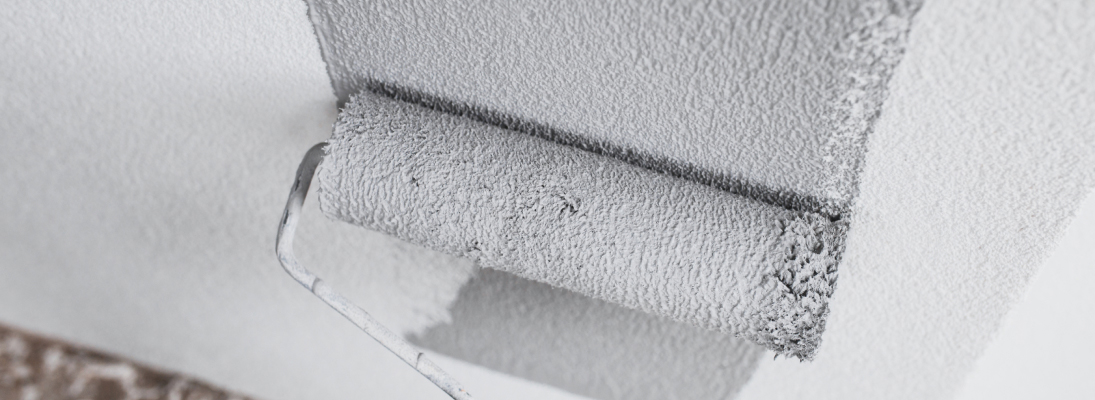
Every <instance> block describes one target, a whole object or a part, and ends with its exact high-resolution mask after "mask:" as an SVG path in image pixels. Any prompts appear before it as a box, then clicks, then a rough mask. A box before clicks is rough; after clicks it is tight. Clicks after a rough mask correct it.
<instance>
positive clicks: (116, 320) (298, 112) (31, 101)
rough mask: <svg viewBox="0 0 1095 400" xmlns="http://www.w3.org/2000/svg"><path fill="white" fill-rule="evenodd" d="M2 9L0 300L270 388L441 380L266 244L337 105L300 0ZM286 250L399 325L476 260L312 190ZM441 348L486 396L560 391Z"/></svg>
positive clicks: (23, 319) (425, 312) (328, 389)
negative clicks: (385, 345)
mask: <svg viewBox="0 0 1095 400" xmlns="http://www.w3.org/2000/svg"><path fill="white" fill-rule="evenodd" d="M0 21H4V22H3V23H2V24H0V54H3V56H2V57H0V187H3V194H4V195H3V196H0V209H3V210H4V212H3V213H0V320H2V321H4V323H7V324H12V325H15V326H18V327H21V328H25V329H28V330H33V331H36V332H41V333H45V334H49V335H53V336H57V337H60V338H63V339H69V340H72V341H74V342H76V343H80V344H83V345H88V346H92V347H94V348H98V349H101V350H104V351H108V352H111V353H114V354H118V355H121V356H124V357H128V358H132V359H135V360H138V361H141V362H146V363H149V364H151V365H154V366H158V367H162V368H166V369H169V370H174V371H180V372H183V373H186V374H190V375H193V376H197V377H200V378H203V379H205V380H208V381H210V382H213V383H216V384H219V385H223V386H226V387H229V388H232V389H234V390H237V391H240V392H243V393H246V394H250V395H254V396H257V397H260V398H265V399H270V400H279V399H316V398H321V399H359V398H362V396H363V395H364V394H372V395H374V396H376V397H379V398H399V397H403V398H416V399H417V398H422V399H429V398H434V399H441V398H444V394H442V393H441V392H440V391H439V390H437V389H436V388H434V387H433V386H432V385H430V383H429V382H427V381H425V380H424V379H423V378H422V377H421V376H419V375H418V374H417V373H415V372H414V371H413V370H412V369H411V368H408V367H407V366H406V365H405V364H403V363H402V361H400V360H399V359H398V358H396V357H395V356H393V355H391V354H390V353H388V352H387V351H385V350H383V349H382V348H380V347H379V346H378V345H376V344H375V343H374V342H373V341H372V340H371V339H369V338H368V337H366V336H365V335H363V334H362V333H361V332H360V331H358V330H357V328H355V327H354V326H353V325H352V324H350V323H349V322H347V321H345V320H344V319H343V318H342V317H340V316H339V315H338V314H337V313H335V312H334V311H332V310H330V309H329V308H328V307H327V306H326V305H324V304H323V303H322V302H320V301H319V300H317V299H315V297H314V296H313V295H312V294H311V293H308V292H307V291H306V290H304V289H302V288H301V287H300V285H298V284H297V283H296V282H294V281H293V280H292V279H290V278H289V277H288V276H287V275H286V274H285V272H284V271H282V270H281V267H280V266H279V265H278V262H277V260H276V258H275V257H274V252H273V245H274V234H275V230H276V228H277V223H278V218H279V217H280V215H281V211H282V207H283V206H284V204H285V199H286V196H287V194H288V192H289V186H290V185H291V183H292V179H293V173H294V171H295V170H296V165H297V163H298V162H299V161H300V158H301V157H302V156H303V154H304V151H305V150H306V149H307V148H308V147H309V146H311V145H312V144H314V143H316V142H318V141H320V140H324V139H326V138H327V137H328V136H329V135H330V132H331V130H330V129H331V124H332V122H333V121H334V116H335V111H336V110H335V97H334V96H333V95H332V93H331V87H330V83H329V79H328V78H327V73H326V71H325V69H324V66H323V62H322V60H321V57H320V54H319V49H318V46H317V44H316V42H315V35H314V34H313V33H312V27H311V24H310V22H309V20H308V18H307V15H306V6H305V4H304V3H303V2H300V1H296V0H286V1H277V2H269V1H263V2H256V1H228V2H225V1H179V2H168V3H157V4H152V3H148V2H141V1H115V2H91V1H17V2H15V4H5V6H4V7H2V8H0ZM297 250H298V255H299V257H300V259H301V261H302V262H303V263H304V264H305V265H307V266H309V267H310V268H313V269H314V270H316V271H317V272H319V273H320V274H321V275H322V276H324V278H327V280H328V282H330V283H331V284H332V285H333V286H334V287H336V288H338V289H340V290H343V291H345V292H347V294H348V295H349V297H350V298H351V299H353V300H354V301H355V302H356V303H358V304H361V305H363V306H364V307H365V308H366V309H367V310H369V311H371V312H372V313H373V315H374V316H376V317H377V318H378V319H380V320H381V321H383V322H384V323H386V324H387V325H388V326H389V327H393V328H395V329H397V330H398V331H400V332H409V331H415V330H420V329H422V328H424V327H425V326H427V325H429V324H431V323H434V322H436V321H441V320H445V319H446V318H447V312H446V311H445V305H447V304H448V302H450V301H451V300H452V299H453V298H454V297H455V296H456V294H457V291H458V289H459V287H460V285H461V284H462V283H463V282H464V281H465V280H466V279H467V278H468V277H469V274H470V272H471V270H472V267H473V266H472V265H471V264H470V263H468V262H465V261H460V260H457V259H454V258H451V257H446V256H442V255H440V254H438V253H434V252H430V251H426V250H424V249H421V248H418V247H414V246H409V245H407V244H405V243H402V242H399V241H396V240H393V239H390V238H388V237H386V236H384V235H380V234H375V233H371V232H368V231H365V230H363V229H360V228H357V227H353V226H351V225H349V224H345V223H341V222H330V221H328V220H327V219H326V218H324V217H323V216H322V214H321V213H320V212H319V210H318V208H316V207H315V203H314V202H310V203H308V204H306V205H305V210H304V219H303V221H302V226H301V227H300V231H299V234H298V241H297ZM408 266H411V267H408ZM431 356H432V354H431ZM438 361H439V362H444V363H446V364H445V365H446V367H447V369H449V370H450V372H453V373H454V374H455V375H457V377H458V378H461V379H462V380H464V381H465V382H466V383H468V384H469V385H475V386H477V387H482V388H483V390H482V391H480V392H482V393H483V394H482V395H481V396H479V397H480V398H486V399H490V398H507V397H506V396H505V394H506V393H512V392H520V393H530V396H533V397H534V396H535V395H536V394H537V393H560V392H559V391H558V390H555V389H551V388H546V387H544V386H541V385H532V384H529V383H526V382H524V381H521V380H516V379H511V378H507V377H504V376H501V375H499V374H496V373H492V372H489V371H483V370H481V369H479V368H474V367H470V369H469V367H468V366H467V365H466V364H463V363H459V362H454V361H451V360H438ZM465 377H467V378H468V379H464V378H465ZM484 381H485V382H484ZM495 385H498V386H499V387H500V388H496V387H495ZM488 386H489V387H488Z"/></svg>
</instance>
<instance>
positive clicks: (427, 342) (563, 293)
mask: <svg viewBox="0 0 1095 400" xmlns="http://www.w3.org/2000/svg"><path fill="white" fill-rule="evenodd" d="M452 314H453V323H452V324H439V325H437V326H436V327H434V328H431V329H430V330H428V331H426V333H425V334H423V335H421V336H418V337H416V338H414V342H415V343H418V344H421V345H423V346H426V347H427V348H430V349H435V350H437V351H440V352H442V353H444V354H447V355H451V356H453V357H457V358H460V359H464V360H468V361H471V362H474V363H476V364H479V365H483V366H486V367H489V368H492V369H495V370H498V371H506V373H510V374H514V375H517V376H520V377H523V378H527V379H531V380H534V381H537V382H544V383H548V384H551V385H553V386H557V387H560V388H564V389H566V390H568V391H571V392H573V393H578V394H581V395H585V396H589V397H592V398H598V399H730V398H733V397H734V396H735V395H736V394H737V392H738V391H739V390H740V389H741V387H742V386H743V385H745V383H746V382H748V381H749V377H750V376H751V375H752V373H753V369H754V366H755V365H756V363H757V361H758V358H759V357H760V355H761V354H762V353H763V351H762V350H763V348H761V347H760V346H757V345H754V344H752V343H749V342H748V341H746V340H743V339H737V338H734V337H732V336H730V335H725V334H722V333H720V332H713V331H709V330H705V329H699V328H695V327H692V326H689V325H687V324H683V323H670V322H667V321H664V320H661V319H660V318H659V317H655V316H652V315H650V314H646V313H642V312H638V311H634V310H628V309H624V308H621V307H619V306H615V305H612V304H609V303H606V302H603V301H600V300H594V299H591V298H589V297H586V296H583V295H579V294H577V293H574V292H571V291H568V290H564V289H559V288H555V287H551V286H549V285H546V284H542V283H536V282H531V281H526V280H524V279H522V278H518V277H516V276H513V275H511V274H508V273H505V272H499V271H495V270H490V269H482V270H480V271H479V273H478V274H477V276H476V277H475V278H474V279H473V280H472V281H471V282H469V283H468V284H467V285H465V286H464V288H462V289H461V290H460V297H458V298H457V301H456V302H455V303H454V304H453V306H452Z"/></svg>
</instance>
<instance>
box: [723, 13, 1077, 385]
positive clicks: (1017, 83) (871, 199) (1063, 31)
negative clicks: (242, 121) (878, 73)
mask: <svg viewBox="0 0 1095 400" xmlns="http://www.w3.org/2000/svg"><path fill="white" fill-rule="evenodd" d="M1091 21H1095V7H1093V5H1092V4H1091V3H1090V2H1081V1H1069V2H1028V3H1018V4H1015V3H1011V2H999V1H997V2H987V1H949V2H948V1H934V2H928V3H926V4H925V6H924V8H923V9H921V11H920V13H919V14H918V16H917V20H916V22H915V25H914V27H913V30H912V33H911V34H910V35H909V44H908V50H907V51H908V52H907V53H906V56H905V59H904V60H903V61H902V63H901V65H900V66H899V67H898V69H897V70H896V72H895V73H894V77H893V79H892V80H891V83H890V97H889V99H888V100H887V102H886V105H885V107H884V108H883V111H882V116H881V118H880V119H879V122H878V125H877V126H876V128H875V131H874V132H873V133H872V136H871V138H870V148H869V150H868V153H867V161H866V165H865V169H864V171H863V175H862V177H861V181H860V197H859V200H858V201H857V205H856V207H857V210H856V215H855V219H854V220H853V221H852V226H851V231H850V232H849V236H848V247H847V251H846V253H845V259H844V263H843V264H842V265H841V268H840V278H839V280H838V285H839V286H838V287H837V289H836V292H835V294H834V295H833V300H832V302H831V303H830V306H831V307H832V314H831V315H830V318H829V323H828V324H827V326H826V328H827V329H826V332H825V339H824V342H823V343H822V345H821V348H820V351H819V354H818V357H817V359H816V360H815V361H814V362H813V363H797V362H793V361H791V362H789V361H774V362H767V361H766V362H765V363H762V364H761V366H760V367H759V368H758V370H757V372H756V374H755V375H754V376H753V379H752V380H751V381H750V383H749V385H747V386H746V387H745V389H744V391H743V393H742V396H741V398H743V399H765V400H771V399H792V398H794V399H797V398H811V399H879V398H886V399H944V398H950V397H951V396H953V395H954V394H955V392H956V391H957V390H958V388H959V387H960V385H961V384H962V382H963V380H964V377H965V376H966V374H967V373H968V371H969V370H970V369H971V368H972V366H973V364H974V361H975V360H977V358H978V357H979V356H980V354H981V353H982V351H983V349H984V348H985V346H986V345H987V343H988V341H989V339H990V338H991V337H992V335H993V334H994V332H995V331H996V330H997V328H998V327H999V325H1000V321H1001V319H1002V318H1003V316H1004V315H1005V314H1006V313H1007V311H1008V310H1009V309H1010V308H1011V306H1012V305H1013V304H1014V303H1015V301H1016V299H1017V298H1018V297H1019V295H1020V294H1021V293H1022V291H1023V289H1024V288H1025V287H1026V285H1027V283H1028V282H1029V280H1030V277H1031V276H1032V275H1033V274H1034V272H1035V271H1037V269H1038V267H1039V266H1040V265H1041V263H1042V262H1043V260H1044V259H1045V257H1046V256H1047V255H1048V253H1049V251H1050V250H1051V249H1052V246H1053V244H1054V243H1055V241H1056V240H1057V239H1058V238H1059V237H1060V235H1061V234H1062V232H1063V230H1064V228H1065V227H1066V225H1067V223H1068V221H1069V219H1070V217H1071V214H1072V213H1073V211H1074V210H1075V209H1076V208H1077V207H1078V206H1079V204H1080V203H1081V201H1082V200H1083V198H1084V196H1085V195H1087V194H1088V193H1089V192H1090V190H1091V188H1092V187H1093V186H1095V135H1093V134H1092V132H1095V114H1093V113H1091V110H1095V68H1093V65H1092V62H1093V59H1092V57H1091V55H1092V54H1095V24H1092V23H1091ZM1075 311H1076V312H1079V311H1080V310H1075ZM1039 397H1040V396H1039Z"/></svg>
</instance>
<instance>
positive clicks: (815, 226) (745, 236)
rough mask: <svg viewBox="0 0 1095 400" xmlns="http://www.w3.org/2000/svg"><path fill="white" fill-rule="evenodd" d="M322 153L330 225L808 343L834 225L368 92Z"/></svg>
mask: <svg viewBox="0 0 1095 400" xmlns="http://www.w3.org/2000/svg"><path fill="white" fill-rule="evenodd" d="M324 152H325V153H326V156H325V157H324V158H323V161H322V162H321V163H319V166H318V168H317V169H316V173H315V174H316V181H317V184H318V190H317V195H316V197H317V198H318V201H319V203H320V208H321V209H322V210H323V212H324V214H326V215H327V216H329V217H331V218H333V219H340V220H343V221H346V222H350V223H353V224H355V225H360V226H362V227H365V228H368V229H371V230H376V231H380V232H384V233H388V234H391V235H393V236H395V237H398V238H401V239H405V240H407V241H409V242H411V243H415V244H420V245H422V246H425V247H428V248H430V249H435V250H438V251H442V252H445V253H448V254H452V255H456V256H460V257H464V258H467V259H470V260H473V261H474V262H475V263H476V264H478V265H479V266H481V267H485V268H493V269H497V270H502V271H506V272H511V273H513V274H516V275H519V276H521V277H524V278H527V279H531V280H534V281H538V282H543V283H547V284H549V285H552V286H555V287H559V288H564V289H569V290H573V291H575V292H577V293H581V294H584V295H587V296H591V297H594V298H597V299H601V300H605V301H608V302H611V303H614V304H619V305H623V306H626V307H628V308H632V309H636V310H641V311H643V312H647V313H650V314H654V315H659V316H664V317H668V318H670V319H673V320H676V321H680V322H685V323H689V324H692V325H695V326H698V327H701V328H707V329H714V330H718V331H722V332H725V333H728V334H733V335H735V336H738V337H741V338H744V339H748V340H750V341H752V342H754V343H757V344H760V345H763V346H765V347H767V348H769V349H772V350H773V351H776V352H777V353H779V354H781V355H786V356H789V357H795V358H799V359H811V358H812V357H813V355H814V354H815V353H816V351H817V346H818V344H819V343H820V341H821V338H822V334H823V332H824V330H825V317H826V316H827V315H828V313H829V308H828V302H829V297H830V296H831V295H832V293H833V287H834V286H835V281H836V272H837V263H838V261H839V256H840V251H841V250H842V249H843V243H842V241H843V239H844V234H845V230H846V229H847V225H845V224H844V223H842V222H832V221H830V220H829V219H828V218H825V217H823V216H820V215H817V214H813V213H808V212H802V211H792V210H788V209H785V208H782V207H777V206H773V205H770V204H764V203H761V202H758V201H755V200H752V199H748V198H745V197H741V196H737V195H733V194H729V193H727V192H725V191H722V190H718V189H716V188H713V187H711V186H707V185H703V184H700V183H697V182H693V181H688V180H684V179H679V178H675V177H672V176H669V175H666V174H661V173H657V172H654V171H651V170H649V169H646V168H642V167H639V166H636V165H632V164H628V163H626V162H623V161H620V160H617V159H615V158H612V157H606V156H603V155H598V154H594V153H591V152H588V151H581V150H578V149H575V148H573V147H569V146H565V145H561V144H559V143H555V142H551V141H548V140H543V139H541V138H537V137H534V136H531V135H526V134H523V133H519V132H514V131H509V130H505V129H500V128H498V127H495V126H491V125H487V124H483V123H480V122H476V121H473V120H470V119H467V118H461V117H458V116H454V115H450V114H445V113H441V112H437V111H434V110H430V109H428V108H425V107H422V106H418V105H415V104H410V103H406V102H401V101H397V100H392V99H389V98H386V97H382V96H378V95H375V94H372V93H362V94H359V95H355V96H354V97H353V98H352V99H351V100H350V102H349V103H347V104H346V106H345V108H344V109H343V110H342V112H341V113H340V114H339V116H338V122H336V123H335V133H334V135H333V136H332V137H331V139H330V140H329V141H328V142H327V145H326V148H325V150H324Z"/></svg>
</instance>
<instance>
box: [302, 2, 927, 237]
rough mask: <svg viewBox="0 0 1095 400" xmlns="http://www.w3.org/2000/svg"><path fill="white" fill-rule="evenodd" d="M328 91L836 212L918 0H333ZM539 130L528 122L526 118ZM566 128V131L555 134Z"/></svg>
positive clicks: (319, 5)
mask: <svg viewBox="0 0 1095 400" xmlns="http://www.w3.org/2000/svg"><path fill="white" fill-rule="evenodd" d="M310 3H311V15H312V19H313V22H314V23H315V25H316V27H317V29H316V31H317V34H318V36H319V38H320V43H321V46H322V47H323V51H324V58H325V59H326V61H327V64H328V72H329V73H330V75H331V78H332V83H333V85H334V87H335V91H336V94H337V95H338V96H339V97H340V99H342V100H343V101H345V99H346V98H347V97H348V96H349V95H350V94H351V93H355V92H357V91H359V90H362V89H366V88H371V87H375V86H377V85H380V84H383V85H389V86H396V87H399V88H402V89H403V90H405V91H409V92H422V93H426V94H429V95H431V96H435V97H437V98H439V99H443V100H442V101H441V103H443V104H447V105H449V107H448V108H458V109H466V110H470V111H471V112H470V114H473V115H476V116H479V117H480V118H481V119H486V120H490V121H513V120H516V121H520V123H518V124H516V125H517V126H524V127H528V126H547V127H550V128H551V132H552V133H553V134H552V135H551V136H554V137H553V139H559V138H562V139H565V141H568V142H571V144H581V145H584V146H585V147H592V148H603V149H608V151H607V152H608V153H611V154H613V155H617V156H624V157H625V158H629V161H644V162H646V163H649V164H654V165H655V167H656V169H661V170H669V171H676V172H680V173H683V174H684V175H687V176H686V177H688V178H689V179H693V180H697V181H701V182H704V183H708V184H712V185H714V186H717V187H720V188H723V189H727V190H731V191H735V192H737V193H741V194H744V195H747V196H750V197H754V198H758V199H762V200H764V201H768V202H773V203H777V204H781V205H784V206H788V207H792V208H796V209H807V210H812V211H816V212H822V213H824V214H827V215H833V216H835V215H839V214H842V213H844V212H846V210H847V208H848V206H849V205H850V201H851V199H852V198H853V197H854V187H855V176H856V172H857V169H858V164H859V160H860V158H861V157H862V153H863V145H864V141H865V136H866V134H867V132H868V131H869V130H870V125H871V122H872V121H873V120H874V118H875V116H876V115H877V111H878V108H879V106H880V105H881V101H882V98H883V97H884V94H885V82H886V80H887V79H888V77H889V74H890V71H891V69H892V67H893V66H894V65H896V63H897V61H898V60H899V59H900V55H901V53H902V48H903V43H904V35H905V32H906V31H907V30H908V25H909V20H910V18H911V16H912V14H913V13H914V12H915V9H916V8H917V7H918V6H919V2H918V1H910V2H905V1H873V0H866V1H837V2H799V1H778V2H772V1H768V2H760V1H756V2H755V1H733V2H710V3H707V4H702V3H700V2H691V1H656V2H642V1H625V2H605V3H600V2H585V1H557V2H542V3H541V2H532V1H527V2H515V1H503V2H494V1H475V2H464V3H455V2H443V1H427V2H414V3H409V2H402V1H370V2H335V1H329V0H312V1H311V2H310ZM533 133H536V132H533ZM560 133H561V134H560Z"/></svg>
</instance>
